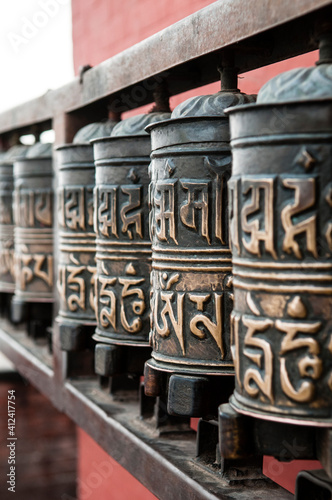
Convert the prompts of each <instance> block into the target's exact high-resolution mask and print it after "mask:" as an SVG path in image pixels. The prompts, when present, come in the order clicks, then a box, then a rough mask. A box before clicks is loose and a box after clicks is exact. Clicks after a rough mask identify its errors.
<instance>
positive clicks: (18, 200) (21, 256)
mask: <svg viewBox="0 0 332 500" xmlns="http://www.w3.org/2000/svg"><path fill="white" fill-rule="evenodd" d="M51 155H52V145H51V144H40V143H36V144H35V145H34V146H32V147H31V148H30V149H29V151H28V153H27V155H26V157H25V158H23V159H19V160H17V161H15V163H14V220H15V229H14V241H15V294H14V296H13V299H12V307H11V319H12V321H13V322H14V323H20V322H22V321H27V332H28V335H30V336H32V337H40V336H45V335H46V334H47V331H46V329H47V327H49V326H50V325H51V323H52V304H53V302H54V294H53V281H54V278H53V186H52V179H53V171H52V156H51ZM41 304H42V305H41Z"/></svg>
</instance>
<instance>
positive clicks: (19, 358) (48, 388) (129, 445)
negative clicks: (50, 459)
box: [0, 322, 292, 500]
mask: <svg viewBox="0 0 332 500" xmlns="http://www.w3.org/2000/svg"><path fill="white" fill-rule="evenodd" d="M8 329H9V330H12V329H11V327H10V325H9V324H8V323H4V322H2V323H1V325H0V350H1V351H2V352H3V353H4V354H5V355H6V356H7V357H8V358H9V359H10V361H12V362H13V363H14V364H15V366H16V367H17V370H18V371H19V373H21V375H22V376H23V377H24V378H25V379H27V380H28V381H29V382H31V383H32V384H33V385H34V386H35V387H37V389H38V390H40V392H42V393H43V394H45V396H46V397H48V399H49V400H50V401H51V402H52V403H53V404H54V405H55V406H56V407H57V408H58V409H60V410H62V411H63V412H64V413H66V414H67V415H68V416H69V417H70V418H71V419H72V420H73V421H74V422H75V423H76V424H77V425H78V426H80V427H81V428H82V429H84V430H85V431H86V432H87V433H88V434H89V435H90V436H91V437H92V438H93V439H94V440H95V441H96V442H97V443H98V444H99V445H100V446H102V447H103V448H104V449H105V451H106V452H107V453H108V454H109V455H111V456H112V457H113V458H114V459H115V460H116V461H117V462H118V463H120V464H121V465H122V466H123V467H125V468H126V469H127V470H128V471H129V472H130V473H131V474H132V475H133V476H135V477H136V478H137V479H138V480H139V481H140V482H141V483H142V484H143V485H144V486H146V487H147V488H148V489H149V490H150V491H151V492H152V493H153V494H154V495H156V496H157V497H158V498H161V499H162V500H174V499H175V498H181V500H192V499H193V498H194V499H195V500H218V499H219V500H220V499H227V500H242V499H243V498H244V496H243V495H244V490H243V485H242V483H241V482H239V484H238V485H233V486H231V487H230V486H229V485H228V483H227V482H226V481H224V480H222V479H221V478H220V476H219V474H218V472H216V471H214V470H213V468H211V469H210V470H209V469H208V467H207V466H204V465H200V464H199V462H197V461H196V460H195V437H194V435H187V436H186V435H184V436H182V437H177V438H174V437H173V438H172V437H168V438H165V437H161V438H160V437H159V438H158V437H156V436H154V435H153V432H152V430H151V428H149V426H148V425H147V424H146V423H144V422H142V421H141V420H140V419H139V416H138V402H135V401H131V402H130V401H126V402H122V403H121V402H115V401H113V400H112V399H111V398H110V396H109V395H108V393H107V391H103V390H102V389H101V388H100V387H99V385H98V380H97V378H96V377H94V378H91V379H90V378H87V377H85V378H83V379H69V380H67V382H65V383H64V384H63V385H62V386H61V387H60V386H59V384H56V382H55V380H56V379H55V376H54V372H53V371H52V370H51V369H50V368H49V367H48V366H47V364H46V362H45V361H46V360H45V359H42V358H45V354H44V353H43V349H41V348H39V349H36V348H35V349H34V351H35V352H34V353H32V352H31V351H30V348H29V342H28V341H26V340H25V341H24V345H22V344H21V343H20V342H19V339H20V334H19V335H17V333H15V332H14V331H11V333H8V331H6V330H8ZM15 337H18V338H15ZM36 351H39V356H38V357H36ZM57 391H59V392H58V393H56V392H57ZM21 418H24V417H23V415H22V416H21ZM161 478H162V480H161ZM250 495H251V496H252V497H253V498H257V499H258V498H259V499H260V500H269V499H270V498H273V500H291V498H292V495H291V494H290V493H288V492H287V491H285V490H284V489H283V488H280V487H279V486H277V485H275V484H272V483H264V482H261V483H259V482H258V483H257V485H252V486H251V487H250Z"/></svg>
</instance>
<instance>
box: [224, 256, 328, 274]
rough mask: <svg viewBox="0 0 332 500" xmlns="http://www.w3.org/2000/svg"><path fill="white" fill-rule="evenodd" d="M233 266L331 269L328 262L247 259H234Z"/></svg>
mask: <svg viewBox="0 0 332 500" xmlns="http://www.w3.org/2000/svg"><path fill="white" fill-rule="evenodd" d="M233 266H234V269H236V266H242V267H249V268H256V267H258V268H260V269H265V268H267V269H299V270H302V269H306V270H310V269H312V270H313V271H314V270H316V269H322V270H323V269H326V270H329V269H332V264H331V263H329V262H264V261H263V260H260V261H259V262H258V261H254V260H248V259H236V258H235V259H234V258H233Z"/></svg>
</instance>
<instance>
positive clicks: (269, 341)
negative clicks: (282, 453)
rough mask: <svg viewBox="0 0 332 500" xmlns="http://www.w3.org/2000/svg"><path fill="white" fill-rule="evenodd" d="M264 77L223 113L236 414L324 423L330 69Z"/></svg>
mask: <svg viewBox="0 0 332 500" xmlns="http://www.w3.org/2000/svg"><path fill="white" fill-rule="evenodd" d="M323 62H324V61H321V63H320V64H319V65H318V66H317V67H315V68H303V69H299V70H293V71H292V72H289V73H286V74H284V75H279V76H278V77H276V78H275V79H273V80H271V82H269V83H268V84H266V86H265V87H263V89H262V90H261V92H260V93H259V95H258V100H257V104H256V105H247V106H241V107H237V108H234V109H230V110H229V115H230V126H231V137H232V143H231V144H232V150H233V174H232V178H231V180H230V182H229V189H230V236H231V237H230V241H231V243H232V253H233V273H234V312H233V314H232V352H233V357H234V364H235V373H236V389H235V392H234V395H233V396H232V398H231V405H232V406H233V407H234V409H236V410H237V411H238V412H240V413H243V414H246V415H250V416H256V417H260V418H263V419H270V420H274V421H280V422H291V423H298V424H303V425H305V424H306V425H315V426H331V425H332V419H331V417H332V363H331V355H332V354H331V353H332V334H331V332H332V320H331V310H332V295H331V294H332V283H331V281H332V273H331V271H332V261H331V252H332V211H331V207H332V170H331V158H332V148H331V139H332V122H331V115H332V96H331V83H332V72H331V65H330V64H323Z"/></svg>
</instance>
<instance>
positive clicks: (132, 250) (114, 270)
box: [93, 113, 168, 346]
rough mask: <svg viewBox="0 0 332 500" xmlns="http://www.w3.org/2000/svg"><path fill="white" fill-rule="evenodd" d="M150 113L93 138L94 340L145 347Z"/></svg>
mask: <svg viewBox="0 0 332 500" xmlns="http://www.w3.org/2000/svg"><path fill="white" fill-rule="evenodd" d="M167 116H168V115H160V114H159V113H152V114H150V115H140V116H138V117H133V118H130V119H128V120H125V121H124V122H120V123H119V124H118V125H117V126H116V127H115V128H114V129H113V132H112V137H110V138H102V139H96V140H94V141H93V147H94V157H95V165H96V188H95V229H96V235H97V254H96V258H97V276H96V304H97V311H96V314H97V329H96V335H95V336H94V339H95V340H97V341H102V342H106V343H115V344H118V345H119V344H123V345H134V346H148V334H149V287H150V269H151V242H150V240H149V233H148V217H149V211H148V185H149V175H148V164H149V161H150V158H149V155H150V148H151V146H150V137H149V136H148V135H147V134H146V133H145V132H144V127H145V125H147V124H148V123H151V122H152V121H155V120H157V119H159V118H160V117H161V118H162V117H164V118H165V117H167Z"/></svg>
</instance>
